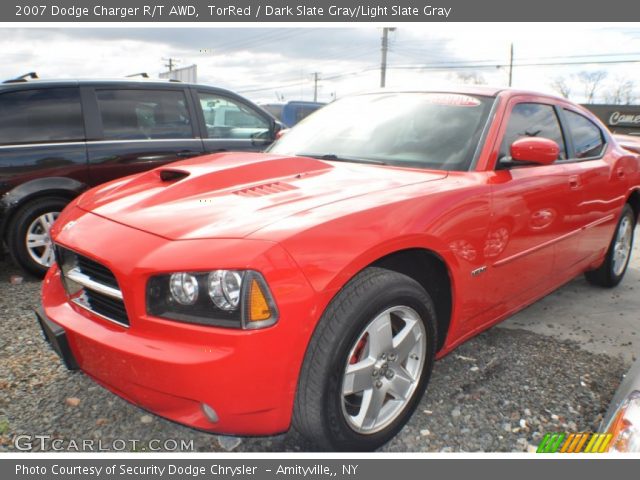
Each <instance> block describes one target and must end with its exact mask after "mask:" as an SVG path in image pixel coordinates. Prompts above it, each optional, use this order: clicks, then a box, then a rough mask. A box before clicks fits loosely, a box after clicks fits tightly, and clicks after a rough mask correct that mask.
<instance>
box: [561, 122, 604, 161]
mask: <svg viewBox="0 0 640 480" xmlns="http://www.w3.org/2000/svg"><path fill="white" fill-rule="evenodd" d="M564 114H565V118H566V119H567V125H568V127H569V132H571V138H572V139H573V146H574V148H575V151H576V158H590V157H598V156H599V155H600V154H601V153H602V150H603V149H604V138H603V137H602V131H601V130H600V129H599V128H598V126H597V125H596V124H595V123H593V122H592V121H591V120H589V119H588V118H586V117H583V116H582V115H580V114H579V113H575V112H572V111H571V110H565V111H564Z"/></svg>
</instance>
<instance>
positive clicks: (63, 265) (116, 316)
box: [56, 245, 129, 327]
mask: <svg viewBox="0 0 640 480" xmlns="http://www.w3.org/2000/svg"><path fill="white" fill-rule="evenodd" d="M56 260H57V262H58V265H59V266H60V270H61V271H62V278H63V280H64V287H65V289H66V291H67V293H68V294H69V298H70V300H71V301H72V302H74V303H75V304H76V305H79V306H81V307H82V308H85V309H87V310H89V311H91V312H93V313H95V314H96V315H99V316H100V317H102V318H104V319H106V320H109V321H111V322H114V323H117V324H119V325H123V326H126V327H128V326H129V317H128V316H127V311H126V308H125V306H124V301H123V299H122V291H121V290H120V287H119V285H118V281H117V280H116V277H115V276H114V275H113V273H112V272H111V270H109V269H108V268H107V267H105V266H104V265H101V264H100V263H98V262H96V261H95V260H92V259H90V258H87V257H85V256H83V255H80V254H79V253H76V252H74V251H72V250H69V249H67V248H64V247H61V246H59V245H57V246H56Z"/></svg>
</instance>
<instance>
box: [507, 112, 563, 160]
mask: <svg viewBox="0 0 640 480" xmlns="http://www.w3.org/2000/svg"><path fill="white" fill-rule="evenodd" d="M524 137H538V138H548V139H549V140H553V141H554V142H556V143H557V144H558V146H559V147H560V152H559V153H558V160H565V159H566V158H567V149H566V147H565V143H564V138H563V136H562V129H561V128H560V122H559V121H558V116H557V115H556V112H555V110H554V108H553V107H552V106H551V105H544V104H541V103H519V104H517V105H516V106H515V107H513V110H512V111H511V115H510V116H509V123H508V124H507V130H506V131H505V134H504V138H503V139H502V144H501V145H500V152H499V154H498V165H499V164H500V163H503V162H509V161H510V160H511V144H512V143H513V142H515V141H516V140H518V139H520V138H524Z"/></svg>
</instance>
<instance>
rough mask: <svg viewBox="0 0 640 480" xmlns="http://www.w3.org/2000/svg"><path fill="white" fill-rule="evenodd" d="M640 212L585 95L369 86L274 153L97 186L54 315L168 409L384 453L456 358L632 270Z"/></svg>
mask: <svg viewBox="0 0 640 480" xmlns="http://www.w3.org/2000/svg"><path fill="white" fill-rule="evenodd" d="M639 213H640V158H639V157H638V156H637V155H635V154H634V153H633V152H631V151H629V150H625V149H623V148H621V147H619V146H618V144H617V143H616V141H615V140H614V139H613V138H612V137H611V135H610V134H609V132H608V131H607V130H606V128H604V127H603V125H602V124H601V123H600V122H599V121H598V120H597V119H596V118H595V117H594V116H593V115H592V114H590V113H589V112H588V111H586V110H585V109H583V108H581V107H579V106H577V105H575V104H573V103H570V102H568V101H565V100H562V99H559V98H554V97H550V96H546V95H540V94H535V93H529V92H522V91H514V90H501V89H488V88H471V87H470V88H467V89H464V90H456V91H452V92H420V91H411V92H391V91H382V92H377V93H371V94H363V95H356V96H352V97H348V98H345V99H342V100H339V101H337V102H334V103H332V104H331V105H329V106H327V107H326V108H324V109H322V110H320V111H318V112H317V113H315V114H313V115H312V116H310V117H308V118H307V119H306V120H304V121H303V122H302V123H300V124H299V125H298V126H296V127H295V128H294V129H292V130H291V131H290V132H288V133H287V134H286V135H284V136H283V137H282V138H281V139H280V140H279V141H278V142H277V143H276V144H275V145H274V146H273V147H272V148H271V149H270V150H269V151H268V152H267V153H264V154H254V153H220V154H217V155H210V156H205V157H200V158H196V159H191V160H187V161H184V162H179V163H174V164H171V165H169V166H165V167H162V168H158V169H156V170H153V171H150V172H147V173H142V174H139V175H135V176H131V177H128V178H125V179H120V180H117V181H114V182H111V183H108V184H105V185H103V186H100V187H98V188H94V189H93V190H90V191H88V192H86V193H85V194H83V195H81V196H80V197H78V198H77V199H76V200H75V201H73V202H72V203H71V204H70V205H69V206H68V207H67V208H66V209H65V210H64V212H63V213H62V214H61V216H60V217H59V219H58V221H57V222H56V224H55V226H54V228H53V230H52V238H53V241H54V242H55V245H56V263H55V264H54V265H53V267H52V268H51V269H50V270H49V272H48V274H47V277H46V279H45V282H44V285H43V289H42V308H41V309H40V310H39V311H38V319H39V321H40V324H41V325H42V328H43V330H44V332H45V335H46V337H47V338H48V339H49V341H50V342H51V344H52V346H53V348H54V349H55V350H56V351H57V352H58V353H59V354H60V355H61V357H62V359H63V361H64V362H65V364H66V365H67V366H68V367H69V368H79V369H81V370H82V371H84V372H85V373H86V374H87V375H89V376H91V377H92V378H93V379H95V381H96V382H98V383H100V384H102V385H103V386H105V387H106V388H108V389H109V390H111V391H112V392H114V393H116V394H117V395H120V396H122V397H123V398H125V399H127V400H129V401H131V402H132V403H134V404H136V405H139V406H141V407H142V408H145V409H147V410H149V411H152V412H155V413H156V414H158V415H160V416H163V417H166V418H169V419H171V420H174V421H177V422H180V423H183V424H185V425H189V426H191V427H194V428H197V429H201V430H206V431H211V432H219V433H226V434H236V435H262V434H275V433H279V432H284V431H286V430H288V429H289V428H290V427H291V426H294V427H295V428H297V429H298V430H299V431H301V432H302V433H303V434H305V435H306V436H308V437H309V438H311V439H312V440H313V441H314V442H316V443H317V444H318V445H319V446H321V447H322V448H325V449H341V450H365V449H374V448H376V447H379V446H380V445H382V444H384V443H385V442H387V441H388V440H389V439H390V438H391V437H393V436H394V435H395V434H396V433H397V432H398V431H399V430H400V429H401V428H402V426H403V425H404V424H405V423H406V422H407V420H408V419H409V417H410V416H411V414H412V412H413V411H414V409H415V408H416V406H417V404H418V402H419V401H420V399H421V397H422V396H423V394H424V392H425V389H426V387H427V384H428V382H429V376H430V374H431V370H432V367H433V363H434V360H435V359H436V358H439V357H442V356H444V355H446V354H447V353H448V352H450V351H451V350H452V349H454V348H455V347H456V346H457V345H459V344H460V343H462V342H464V341H465V340H467V339H468V338H470V337H472V336H473V335H476V334H477V333H479V332H481V331H482V330H484V329H486V328H488V327H490V326H491V325H494V324H495V323H496V322H499V321H500V320H503V319H504V318H506V317H508V316H509V315H512V314H513V313H515V312H517V311H518V310H520V309H522V308H524V307H526V306H527V305H529V304H531V303H532V302H534V301H536V300H537V299H539V298H541V297H543V296H544V295H546V294H548V293H549V292H551V291H552V290H554V289H556V288H558V287H559V286H561V285H562V284H564V283H566V282H568V281H569V280H571V279H572V278H574V277H575V276H577V275H579V274H582V273H585V274H586V277H587V279H588V280H589V281H590V282H591V283H593V284H596V285H600V286H603V287H613V286H615V285H617V284H618V283H619V282H620V281H621V280H622V278H623V276H624V273H625V270H626V268H627V265H628V263H629V257H630V254H631V247H632V242H633V232H634V228H635V225H636V223H637V220H638V215H639Z"/></svg>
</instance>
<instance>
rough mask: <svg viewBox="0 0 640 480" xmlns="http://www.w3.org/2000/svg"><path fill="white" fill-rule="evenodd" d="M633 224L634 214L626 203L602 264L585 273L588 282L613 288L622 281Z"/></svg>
mask: <svg viewBox="0 0 640 480" xmlns="http://www.w3.org/2000/svg"><path fill="white" fill-rule="evenodd" d="M635 226H636V217H635V214H634V212H633V210H632V208H631V206H630V205H629V204H628V203H627V204H626V205H625V206H624V208H623V209H622V214H621V215H620V220H618V225H617V226H616V230H615V233H614V235H613V240H611V244H610V245H609V250H607V255H606V257H605V260H604V262H603V264H602V265H600V267H598V268H597V269H595V270H591V271H589V272H586V273H585V277H586V278H587V280H588V281H589V283H592V284H593V285H597V286H600V287H605V288H613V287H615V286H616V285H618V284H619V283H620V282H621V281H622V279H623V278H624V274H625V272H626V271H627V266H628V265H629V259H630V258H631V251H632V248H633V235H634V230H635Z"/></svg>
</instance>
